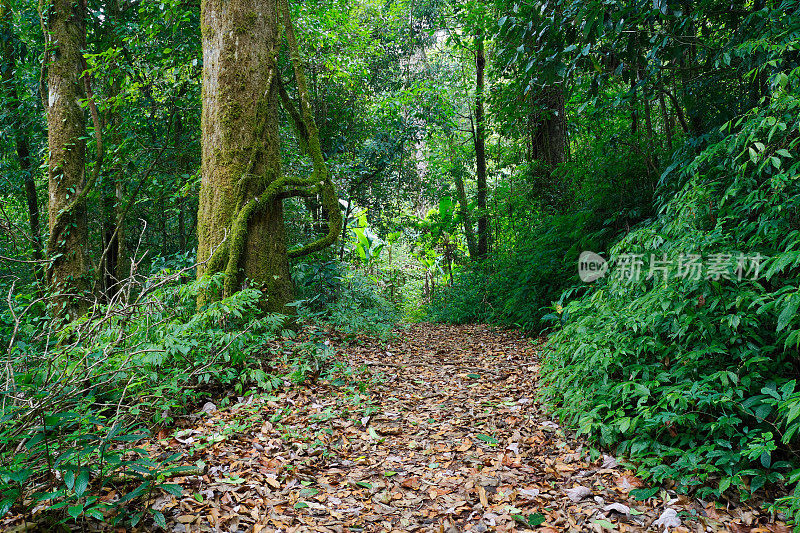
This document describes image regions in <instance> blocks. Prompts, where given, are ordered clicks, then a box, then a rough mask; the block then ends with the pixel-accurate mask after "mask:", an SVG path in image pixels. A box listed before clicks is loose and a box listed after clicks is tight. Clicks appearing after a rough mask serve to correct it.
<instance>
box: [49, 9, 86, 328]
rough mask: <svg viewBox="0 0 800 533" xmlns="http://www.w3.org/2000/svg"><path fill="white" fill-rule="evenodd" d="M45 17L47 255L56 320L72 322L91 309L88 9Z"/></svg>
mask: <svg viewBox="0 0 800 533" xmlns="http://www.w3.org/2000/svg"><path fill="white" fill-rule="evenodd" d="M42 15H43V17H42V18H43V20H45V21H46V25H47V27H46V28H45V35H46V36H47V37H46V38H47V42H46V45H47V51H46V54H47V55H46V57H47V71H48V75H47V81H48V102H47V104H48V106H47V126H48V144H49V148H50V161H49V165H48V193H49V197H50V201H49V205H48V215H49V217H48V218H49V225H50V238H49V239H48V243H47V253H48V256H49V258H50V261H51V263H50V265H49V268H48V270H47V281H48V283H49V285H50V288H51V290H52V292H53V293H54V308H53V312H54V315H55V316H58V317H61V318H64V319H66V320H74V319H75V318H77V317H79V316H80V315H82V314H84V313H85V312H86V309H87V300H86V298H85V296H86V294H85V293H86V290H87V287H88V279H87V274H88V270H89V264H88V254H87V242H88V228H87V224H86V196H87V194H88V191H89V190H90V189H91V186H92V185H93V184H92V183H87V182H86V178H85V157H86V153H85V152H86V141H85V140H84V136H85V135H86V117H85V115H84V111H83V109H82V108H81V101H82V100H83V99H84V98H85V88H84V80H83V79H82V72H83V49H84V47H85V45H86V5H85V4H84V2H83V1H77V2H76V1H75V0H52V2H51V3H50V5H49V8H48V10H47V12H46V13H43V14H42Z"/></svg>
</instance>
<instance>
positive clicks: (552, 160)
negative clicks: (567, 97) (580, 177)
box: [530, 85, 567, 169]
mask: <svg viewBox="0 0 800 533" xmlns="http://www.w3.org/2000/svg"><path fill="white" fill-rule="evenodd" d="M532 107H533V108H534V110H533V118H532V119H531V120H530V124H531V128H532V129H531V145H532V150H531V152H532V156H533V159H537V160H539V161H541V162H542V163H544V164H545V165H546V166H547V168H549V169H553V168H555V167H557V166H558V165H560V164H561V163H563V162H564V158H565V156H566V153H567V119H566V109H565V106H564V89H563V87H562V86H561V85H548V86H546V87H543V88H542V90H541V92H540V93H539V94H538V95H537V96H536V98H535V99H533V101H532Z"/></svg>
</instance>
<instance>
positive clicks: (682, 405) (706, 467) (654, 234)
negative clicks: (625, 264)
mask: <svg viewBox="0 0 800 533" xmlns="http://www.w3.org/2000/svg"><path fill="white" fill-rule="evenodd" d="M798 83H800V70H798V69H795V70H794V71H792V72H791V73H790V74H789V75H787V74H779V75H777V76H775V77H774V78H773V80H772V88H773V98H772V99H771V100H770V101H769V105H768V106H765V107H764V108H762V109H761V110H754V111H752V112H750V113H749V114H748V115H747V116H746V117H743V118H742V119H740V120H739V121H738V122H737V123H735V124H728V125H726V126H725V127H724V128H723V130H722V134H721V135H718V138H717V139H715V140H712V139H707V141H713V142H709V144H708V145H707V147H706V148H705V149H704V150H703V151H702V152H700V153H699V155H697V156H696V157H693V156H692V155H691V154H689V153H684V154H682V155H678V156H676V160H675V161H674V163H673V165H672V166H671V167H670V169H669V170H668V171H667V172H666V173H665V175H664V179H663V183H662V187H661V188H662V190H661V193H662V196H663V197H664V198H667V200H666V201H665V202H664V204H663V207H662V208H661V210H660V213H659V216H658V217H657V218H655V219H653V220H652V221H649V222H647V223H645V224H643V225H641V226H640V227H638V228H637V229H635V230H634V231H633V232H631V233H630V234H629V235H627V236H626V237H625V238H624V239H622V240H621V241H620V242H619V243H618V244H617V245H616V246H615V247H614V248H613V249H612V257H616V259H617V270H618V272H619V268H620V265H621V264H622V261H623V256H624V255H625V254H636V253H640V254H644V257H646V258H649V256H650V255H649V254H650V253H654V254H655V256H656V257H657V258H661V257H662V255H663V254H666V255H667V257H669V258H673V259H677V258H678V257H679V255H680V254H682V253H684V254H702V255H703V256H704V257H705V258H706V259H708V258H713V257H723V256H726V255H727V256H730V257H732V258H734V260H733V262H729V263H727V264H728V265H729V266H728V267H727V270H726V271H725V272H724V275H722V276H720V277H719V279H713V277H712V278H711V279H709V278H708V277H707V276H705V274H706V272H704V276H702V277H701V278H700V279H684V278H679V277H675V276H672V277H670V278H669V279H668V280H666V281H664V280H663V279H662V278H661V277H657V278H654V279H650V280H645V279H641V280H639V281H631V280H628V279H625V278H624V277H620V276H611V277H607V278H606V279H605V280H603V281H601V282H599V283H598V284H597V286H595V287H593V288H592V290H591V291H589V293H588V294H586V295H584V296H583V297H581V298H578V299H576V300H573V301H571V302H570V303H569V304H568V305H566V306H565V310H564V314H565V319H564V326H563V329H560V330H559V331H558V332H557V333H556V334H555V335H554V336H552V338H551V339H550V341H549V343H548V348H547V353H546V357H545V359H544V361H543V365H542V375H543V384H544V385H545V388H544V391H543V396H544V399H545V400H546V401H547V402H548V403H549V405H550V406H551V407H553V408H554V409H555V412H556V413H557V414H558V415H559V416H560V417H561V418H563V419H564V420H565V421H567V422H568V423H571V424H574V425H576V426H577V427H579V429H580V432H581V433H584V434H587V435H589V436H591V438H593V439H594V441H595V442H596V443H598V444H600V445H603V446H613V447H616V449H617V451H618V452H620V453H625V454H627V455H629V456H630V457H631V458H632V459H633V460H634V461H635V462H636V464H638V465H639V468H640V472H641V473H642V474H644V475H646V476H649V477H651V478H652V479H653V480H654V481H663V480H666V479H672V480H675V481H677V483H678V484H679V486H680V487H682V488H683V489H684V490H691V489H694V488H698V487H700V488H698V492H699V493H700V494H701V495H706V494H707V495H713V496H720V495H721V494H723V493H725V492H726V491H727V490H728V489H729V488H736V489H738V492H739V494H740V495H741V496H742V497H743V498H746V497H749V495H750V494H751V493H752V492H754V491H756V490H758V489H759V488H761V487H763V486H764V485H765V484H768V483H778V482H785V483H791V484H793V483H796V482H797V480H798V478H800V469H799V468H798V466H800V465H799V464H798V462H797V460H796V458H795V457H796V455H795V452H796V450H797V447H798V444H800V443H799V442H798V431H800V393H799V392H798V386H797V383H796V380H795V378H796V376H797V375H798V370H799V369H800V357H798V348H800V316H798V314H797V309H798V307H799V306H800V268H799V267H800V250H799V249H798V243H799V242H800V230H798V229H797V228H798V226H797V224H798V220H800V179H799V178H800V160H798V158H797V153H798V151H797V145H798V144H799V143H800V136H799V135H798V119H797V108H798V107H800V99H799V98H798V96H800V93H798V92H797V90H796V88H797V87H798ZM789 87H794V88H795V89H794V90H793V91H790V90H788V88H789ZM675 169H680V170H675ZM720 254H722V255H720ZM739 254H745V255H746V256H748V257H758V256H760V257H764V258H767V259H765V260H764V262H763V271H762V273H761V275H759V276H756V277H753V276H750V275H746V276H743V277H742V279H739V277H740V276H739V275H738V273H737V271H736V268H735V264H736V261H735V258H737V257H738V256H739ZM748 261H750V260H748ZM748 266H749V263H748ZM645 268H646V266H645ZM673 274H674V272H673ZM726 278H730V279H726ZM564 391H569V393H568V394H565V392H564ZM797 502H798V493H797V491H795V493H794V496H791V497H788V498H785V499H783V500H781V502H780V503H781V505H783V506H785V507H786V508H787V509H788V510H789V511H790V512H793V513H796V512H797V509H798V507H800V506H799V505H798V503H797Z"/></svg>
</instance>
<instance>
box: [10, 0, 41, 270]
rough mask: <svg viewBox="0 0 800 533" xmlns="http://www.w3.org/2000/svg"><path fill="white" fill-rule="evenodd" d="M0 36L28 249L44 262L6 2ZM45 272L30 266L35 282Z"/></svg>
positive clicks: (12, 30)
mask: <svg viewBox="0 0 800 533" xmlns="http://www.w3.org/2000/svg"><path fill="white" fill-rule="evenodd" d="M0 34H5V35H6V36H7V38H6V39H5V42H4V45H3V49H2V54H3V57H2V59H1V61H2V63H0V68H2V78H0V79H2V84H3V87H2V88H0V94H4V95H5V99H4V100H5V102H6V105H7V106H8V107H7V109H6V112H7V113H8V116H9V117H12V121H13V122H12V124H11V129H12V131H11V133H12V134H13V135H14V142H15V148H16V152H17V159H18V160H19V166H20V169H21V170H22V175H23V180H24V184H25V203H26V204H27V207H28V221H29V223H30V232H31V249H32V259H33V260H34V261H41V260H42V259H44V250H43V246H42V229H41V223H40V221H39V197H38V194H37V191H36V181H35V180H34V175H33V173H34V171H35V168H34V166H33V162H32V160H31V150H30V144H29V143H28V137H27V132H26V131H25V128H24V124H22V123H21V122H22V121H21V120H19V119H16V120H15V119H14V117H21V116H22V113H21V111H20V104H21V103H22V100H21V99H20V93H19V86H18V85H17V83H16V80H15V79H14V73H15V72H16V66H17V57H16V53H15V50H14V44H15V43H14V39H13V37H12V36H13V35H14V28H13V13H12V11H11V7H10V5H9V0H0ZM43 273H44V270H43V268H42V265H41V263H35V264H33V275H34V277H35V278H36V279H37V280H40V281H41V280H42V279H43Z"/></svg>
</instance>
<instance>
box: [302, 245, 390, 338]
mask: <svg viewBox="0 0 800 533" xmlns="http://www.w3.org/2000/svg"><path fill="white" fill-rule="evenodd" d="M379 275H380V272H378V273H376V274H375V275H370V274H367V273H365V272H364V271H362V270H359V269H348V268H347V266H346V265H344V264H343V263H341V262H339V261H327V262H320V263H306V264H302V265H298V267H297V268H296V269H295V276H294V279H295V282H296V284H297V288H298V292H299V297H300V299H301V302H300V311H301V314H304V315H305V316H307V317H309V318H312V319H315V320H322V321H325V322H327V323H328V324H330V325H331V326H333V327H334V328H336V329H337V330H339V331H341V332H343V333H345V334H355V333H370V334H375V335H379V336H382V337H386V336H387V335H389V334H390V333H391V331H392V330H393V329H394V326H395V324H396V323H397V322H398V321H399V320H400V318H401V314H400V311H399V309H398V305H397V304H396V303H394V302H392V301H390V300H389V298H388V296H389V295H388V294H383V293H385V292H386V291H385V290H382V286H385V284H384V283H382V280H380V279H378V276H379Z"/></svg>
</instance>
